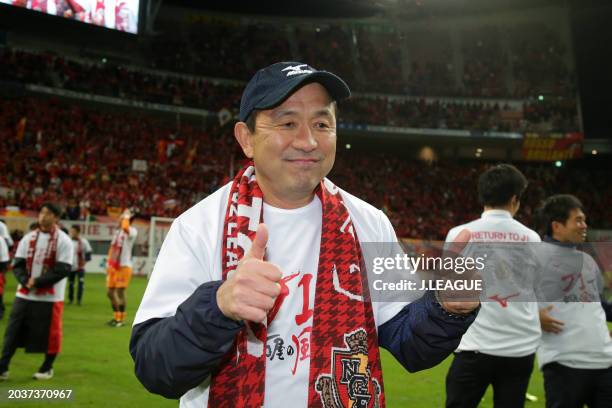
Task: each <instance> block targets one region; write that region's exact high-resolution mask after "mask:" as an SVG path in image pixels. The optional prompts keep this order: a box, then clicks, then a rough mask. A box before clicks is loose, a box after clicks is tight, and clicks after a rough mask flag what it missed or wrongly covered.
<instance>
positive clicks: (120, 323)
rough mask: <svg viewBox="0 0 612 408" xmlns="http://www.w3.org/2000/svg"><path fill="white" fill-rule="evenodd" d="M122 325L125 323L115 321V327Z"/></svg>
mask: <svg viewBox="0 0 612 408" xmlns="http://www.w3.org/2000/svg"><path fill="white" fill-rule="evenodd" d="M123 326H125V323H123V322H121V321H119V322H116V323H115V327H123Z"/></svg>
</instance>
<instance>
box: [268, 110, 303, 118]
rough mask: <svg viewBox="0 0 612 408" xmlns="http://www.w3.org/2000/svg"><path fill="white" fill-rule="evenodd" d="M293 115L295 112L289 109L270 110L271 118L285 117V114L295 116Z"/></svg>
mask: <svg viewBox="0 0 612 408" xmlns="http://www.w3.org/2000/svg"><path fill="white" fill-rule="evenodd" d="M295 115H297V112H296V111H294V110H291V109H282V110H279V111H275V112H272V115H271V116H272V118H273V119H282V118H284V117H287V116H295Z"/></svg>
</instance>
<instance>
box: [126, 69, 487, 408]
mask: <svg viewBox="0 0 612 408" xmlns="http://www.w3.org/2000/svg"><path fill="white" fill-rule="evenodd" d="M349 95H350V90H349V88H348V86H347V85H346V83H345V82H344V81H343V80H342V79H340V78H339V77H337V76H336V75H334V74H332V73H330V72H326V71H317V70H316V69H314V68H312V67H310V66H308V65H306V64H302V63H298V62H282V63H277V64H273V65H271V66H269V67H267V68H264V69H262V70H260V71H259V72H258V73H257V74H256V75H255V76H254V77H253V79H251V81H250V82H249V83H248V85H247V87H246V88H245V91H244V93H243V96H242V101H241V105H240V121H239V122H238V123H237V124H236V125H235V128H234V134H235V137H236V139H237V141H238V143H239V144H240V146H241V148H242V150H243V152H244V154H245V155H246V156H247V157H248V158H249V159H250V160H251V161H250V162H249V163H248V164H247V165H246V166H245V167H244V168H243V169H242V170H241V171H240V172H239V173H238V174H237V175H236V177H235V178H234V180H233V181H232V182H231V183H229V184H227V185H226V186H224V187H222V188H221V189H219V190H218V191H216V192H215V193H213V194H212V195H211V196H209V197H207V198H206V199H204V200H203V201H201V202H200V203H198V204H196V205H195V206H194V207H192V208H191V209H189V210H188V211H187V212H185V213H184V214H182V215H181V216H180V217H179V218H177V219H176V220H175V221H174V222H173V224H172V227H171V228H170V231H169V233H168V235H167V237H166V239H165V241H164V244H163V246H162V249H161V251H160V254H159V256H158V258H157V261H156V264H155V269H154V271H153V274H152V276H151V280H150V281H149V284H148V287H147V290H146V293H145V295H144V298H143V300H142V303H141V305H140V308H139V310H138V313H137V315H136V318H135V321H134V327H133V331H132V339H131V343H130V352H131V354H132V357H133V358H134V360H135V362H136V375H137V376H138V378H139V379H140V381H141V382H142V383H143V384H144V385H145V387H147V389H149V390H150V391H152V392H155V393H158V394H161V395H164V396H166V397H168V398H177V397H181V407H198V408H203V407H206V406H210V407H226V406H237V407H262V406H263V407H268V408H269V407H287V406H292V407H306V406H309V407H311V406H323V407H339V406H353V407H364V408H365V407H382V406H384V401H385V399H384V389H383V381H382V372H381V365H380V356H379V346H383V347H385V348H387V349H389V350H390V351H391V352H392V353H393V354H394V356H395V357H396V358H397V359H398V360H400V362H401V363H402V364H403V365H404V366H405V367H406V368H407V369H409V370H411V371H416V370H421V369H425V368H428V367H431V366H433V365H435V364H437V363H439V362H440V361H442V360H443V359H444V358H446V357H447V356H448V355H449V354H450V353H451V352H452V350H453V349H454V348H455V347H456V346H457V345H458V344H459V340H460V338H461V335H462V334H463V333H464V332H465V330H467V328H468V326H469V325H470V323H471V322H472V321H473V319H474V317H475V315H476V312H475V310H476V309H477V308H478V306H479V302H478V301H467V302H445V301H441V302H438V301H437V299H436V297H437V296H436V294H435V293H433V292H426V294H425V295H424V296H423V297H421V298H419V299H418V300H416V301H415V302H412V303H409V304H406V303H405V302H403V303H393V302H386V303H385V302H372V301H371V299H370V297H369V292H368V282H367V277H366V275H365V273H364V272H365V268H364V262H363V254H362V247H363V245H364V243H367V242H370V243H372V242H377V243H384V242H387V243H395V242H397V238H396V236H395V232H394V231H393V227H392V226H391V223H390V222H389V220H388V219H387V217H386V216H385V215H384V214H383V213H382V212H381V211H380V210H378V209H376V208H374V207H372V206H370V205H369V204H367V203H365V202H363V201H361V200H359V199H358V198H357V197H354V196H352V195H351V194H349V193H347V192H345V191H343V190H341V189H340V188H338V187H337V186H335V185H334V184H333V183H332V182H331V181H330V180H328V179H327V178H325V176H326V175H327V174H328V173H329V171H330V170H331V168H332V166H333V163H334V159H335V151H336V112H337V107H336V103H337V101H340V100H342V99H345V98H347V97H348V96H349Z"/></svg>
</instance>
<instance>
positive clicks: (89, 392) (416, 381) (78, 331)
mask: <svg viewBox="0 0 612 408" xmlns="http://www.w3.org/2000/svg"><path fill="white" fill-rule="evenodd" d="M7 278H8V279H7V280H8V282H7V287H6V291H5V304H6V306H7V310H6V315H5V317H4V319H3V320H2V321H0V336H2V337H1V338H3V337H4V329H5V327H6V321H7V319H8V314H9V313H10V307H11V303H12V300H13V297H14V293H15V279H14V278H13V276H12V275H10V274H9V275H8V276H7ZM145 286H146V280H145V279H144V278H134V279H133V280H132V283H131V285H130V287H129V290H128V318H127V320H128V321H130V322H131V320H132V319H133V317H134V313H135V311H136V308H137V307H138V304H139V303H140V299H141V297H142V295H143V293H144V290H145ZM105 290H106V289H105V287H104V276H103V275H99V274H89V275H86V277H85V295H84V298H83V306H76V305H66V306H65V309H64V340H63V344H62V352H61V353H60V355H59V356H58V357H57V360H56V361H55V367H54V370H55V376H54V378H53V379H51V380H49V381H45V382H39V381H36V380H33V379H32V374H33V373H34V372H36V371H37V370H38V368H39V366H40V364H41V363H42V360H43V355H42V354H25V353H24V352H23V350H22V349H19V350H18V351H17V353H16V354H15V356H14V357H13V360H12V362H11V367H10V379H9V380H8V381H6V382H1V383H0V408H2V407H3V406H6V407H43V406H47V405H48V404H51V407H64V406H66V407H79V408H80V407H109V408H110V407H112V408H115V407H119V408H121V407H147V408H154V407H178V401H173V400H166V399H165V398H163V397H160V396H157V395H153V394H150V393H149V392H147V391H146V390H145V389H144V387H143V386H142V385H140V383H139V382H138V380H137V379H136V377H135V376H134V374H133V371H134V367H133V363H132V359H131V357H130V355H129V352H128V343H129V338H130V328H129V327H128V326H126V327H120V328H112V327H108V326H106V325H105V322H106V321H108V320H109V319H111V318H112V311H111V308H110V306H109V302H108V300H107V298H106V293H105ZM382 359H383V371H384V380H385V391H386V396H387V402H388V404H387V405H388V406H389V407H391V408H393V407H398V408H399V407H414V408H417V407H418V408H429V407H432V408H439V407H443V406H444V395H445V393H444V377H445V375H446V371H447V368H448V365H449V364H450V359H448V360H446V361H445V362H443V363H442V364H440V365H439V366H438V367H435V368H433V369H431V370H427V371H424V372H420V373H414V374H410V373H408V372H406V371H405V370H404V369H403V368H402V367H401V366H400V365H399V364H398V363H397V362H396V361H395V360H394V358H393V357H392V356H391V355H389V354H388V353H387V352H385V351H383V353H382ZM34 388H41V389H70V390H72V392H73V396H72V400H70V401H61V402H60V401H57V402H54V401H51V400H47V401H31V400H30V401H28V402H26V401H17V400H8V390H9V389H13V390H14V389H20V390H27V389H34ZM529 392H530V393H531V394H534V395H536V396H537V397H538V402H535V403H534V402H527V404H526V407H527V408H532V407H533V408H536V407H537V408H540V407H544V391H543V387H542V376H541V375H540V373H539V371H537V369H536V370H534V373H533V375H532V377H531V384H530V386H529ZM492 406H493V404H492V399H491V393H490V392H488V393H487V395H486V396H485V398H484V400H483V402H482V404H481V407H492Z"/></svg>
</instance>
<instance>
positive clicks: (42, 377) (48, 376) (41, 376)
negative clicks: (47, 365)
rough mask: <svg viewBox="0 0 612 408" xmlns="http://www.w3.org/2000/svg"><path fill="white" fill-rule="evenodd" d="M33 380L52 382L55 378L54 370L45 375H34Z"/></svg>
mask: <svg viewBox="0 0 612 408" xmlns="http://www.w3.org/2000/svg"><path fill="white" fill-rule="evenodd" d="M32 378H34V379H35V380H50V379H51V378H53V369H50V370H49V371H45V372H44V373H34V375H32Z"/></svg>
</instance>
